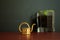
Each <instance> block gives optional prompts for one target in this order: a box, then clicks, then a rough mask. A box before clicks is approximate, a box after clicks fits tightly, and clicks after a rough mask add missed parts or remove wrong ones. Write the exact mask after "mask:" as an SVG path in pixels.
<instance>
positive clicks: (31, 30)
mask: <svg viewBox="0 0 60 40" xmlns="http://www.w3.org/2000/svg"><path fill="white" fill-rule="evenodd" d="M34 25H36V24H35V23H34V24H32V28H31V32H32V31H33V27H34Z"/></svg>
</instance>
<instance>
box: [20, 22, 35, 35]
mask: <svg viewBox="0 0 60 40" xmlns="http://www.w3.org/2000/svg"><path fill="white" fill-rule="evenodd" d="M23 24H26V25H27V28H21V26H22V25H23ZM34 25H36V24H33V25H32V27H31V28H30V26H29V24H28V23H27V22H22V23H21V24H20V25H19V31H20V32H21V33H22V34H30V33H31V32H32V31H33V27H34Z"/></svg>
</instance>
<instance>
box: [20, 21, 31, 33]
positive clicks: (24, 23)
mask: <svg viewBox="0 0 60 40" xmlns="http://www.w3.org/2000/svg"><path fill="white" fill-rule="evenodd" d="M23 24H26V25H27V26H28V28H30V26H29V24H28V23H27V22H22V23H21V24H20V25H19V31H20V32H22V31H21V26H22V25H23Z"/></svg>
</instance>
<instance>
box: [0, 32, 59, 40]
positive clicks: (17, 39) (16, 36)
mask: <svg viewBox="0 0 60 40" xmlns="http://www.w3.org/2000/svg"><path fill="white" fill-rule="evenodd" d="M0 40H60V33H59V32H58V33H57V32H45V33H43V32H42V33H36V32H34V33H31V34H30V35H29V34H28V35H23V34H21V33H18V32H0Z"/></svg>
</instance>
